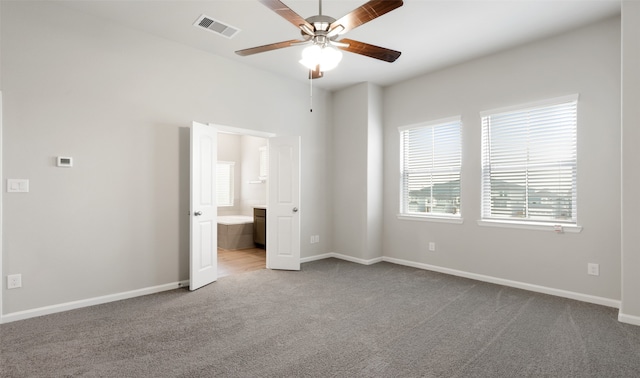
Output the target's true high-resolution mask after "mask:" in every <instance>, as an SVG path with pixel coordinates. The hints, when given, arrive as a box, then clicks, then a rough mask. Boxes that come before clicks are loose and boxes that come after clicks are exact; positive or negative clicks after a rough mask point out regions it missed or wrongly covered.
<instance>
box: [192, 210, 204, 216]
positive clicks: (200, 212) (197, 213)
mask: <svg viewBox="0 0 640 378" xmlns="http://www.w3.org/2000/svg"><path fill="white" fill-rule="evenodd" d="M193 215H195V216H196V217H199V216H200V215H202V211H196V212H195V213H193Z"/></svg>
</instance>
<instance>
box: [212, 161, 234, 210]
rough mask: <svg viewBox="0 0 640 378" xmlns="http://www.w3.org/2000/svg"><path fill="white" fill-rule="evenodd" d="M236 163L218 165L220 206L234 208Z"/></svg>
mask: <svg viewBox="0 0 640 378" xmlns="http://www.w3.org/2000/svg"><path fill="white" fill-rule="evenodd" d="M234 168H235V163H234V162H228V161H219V162H218V163H217V164H216V201H217V204H218V206H233V180H234V178H233V173H234V172H233V171H234Z"/></svg>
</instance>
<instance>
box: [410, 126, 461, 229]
mask: <svg viewBox="0 0 640 378" xmlns="http://www.w3.org/2000/svg"><path fill="white" fill-rule="evenodd" d="M461 124H462V121H461V118H460V117H455V118H448V119H444V120H439V121H434V122H430V123H427V124H422V125H418V126H409V127H403V128H400V129H399V130H400V144H401V146H400V147H401V148H400V149H401V165H402V166H401V177H402V178H401V180H402V182H401V210H400V212H401V213H402V214H407V215H436V216H450V217H460V166H461V159H462V146H461V142H462V140H461V131H460V128H461Z"/></svg>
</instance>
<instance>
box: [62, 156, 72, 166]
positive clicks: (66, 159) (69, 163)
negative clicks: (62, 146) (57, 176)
mask: <svg viewBox="0 0 640 378" xmlns="http://www.w3.org/2000/svg"><path fill="white" fill-rule="evenodd" d="M58 167H73V158H72V157H64V156H58Z"/></svg>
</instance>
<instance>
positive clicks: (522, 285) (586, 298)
mask: <svg viewBox="0 0 640 378" xmlns="http://www.w3.org/2000/svg"><path fill="white" fill-rule="evenodd" d="M382 259H383V260H384V261H387V262H390V263H393V264H398V265H405V266H410V267H413V268H418V269H425V270H431V271H434V272H439V273H445V274H450V275H453V276H458V277H464V278H470V279H472V280H477V281H483V282H489V283H493V284H497V285H503V286H509V287H515V288H518V289H523V290H529V291H534V292H536V293H543V294H549V295H555V296H557V297H563V298H569V299H575V300H577V301H582V302H588V303H594V304H598V305H602V306H607V307H614V308H620V301H618V300H615V299H609V298H603V297H596V296H594V295H589V294H582V293H576V292H573V291H567V290H561V289H555V288H552V287H546V286H539V285H534V284H529V283H526V282H519V281H512V280H507V279H503V278H497V277H491V276H485V275H482V274H476V273H469V272H464V271H461V270H456V269H449V268H443V267H440V266H435V265H429V264H423V263H417V262H413V261H407V260H402V259H396V258H393V257H383V258H382Z"/></svg>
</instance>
